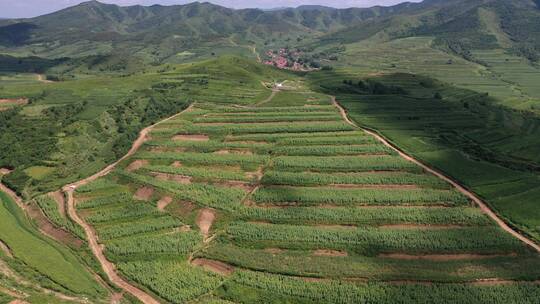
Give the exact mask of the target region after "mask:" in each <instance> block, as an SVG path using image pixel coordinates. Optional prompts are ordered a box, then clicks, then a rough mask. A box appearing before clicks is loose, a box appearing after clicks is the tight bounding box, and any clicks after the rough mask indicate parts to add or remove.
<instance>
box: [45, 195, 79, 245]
mask: <svg viewBox="0 0 540 304" xmlns="http://www.w3.org/2000/svg"><path fill="white" fill-rule="evenodd" d="M36 202H37V204H38V205H39V207H40V208H41V210H43V213H44V214H45V216H46V217H47V218H48V219H49V220H50V221H51V222H52V223H53V224H54V225H55V226H57V227H60V228H64V229H65V230H67V231H69V232H71V233H73V234H74V235H76V236H77V237H79V238H80V239H85V237H86V235H85V233H84V230H83V229H82V228H81V226H79V225H77V224H75V223H73V222H72V221H71V220H69V219H68V218H67V217H66V216H65V215H62V214H60V210H58V204H57V203H56V201H55V200H54V199H53V198H51V197H50V196H48V195H42V196H38V197H36Z"/></svg>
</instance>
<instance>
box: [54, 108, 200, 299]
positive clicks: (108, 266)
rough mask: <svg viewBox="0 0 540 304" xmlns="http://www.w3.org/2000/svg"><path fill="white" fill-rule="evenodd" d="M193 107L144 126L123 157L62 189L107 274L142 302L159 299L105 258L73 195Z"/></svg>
mask: <svg viewBox="0 0 540 304" xmlns="http://www.w3.org/2000/svg"><path fill="white" fill-rule="evenodd" d="M192 108H193V105H190V106H189V107H188V108H187V109H185V110H184V111H182V112H180V113H177V114H175V115H173V116H171V117H169V118H167V119H164V120H161V121H160V122H158V123H156V124H153V125H151V126H149V127H147V128H144V129H143V130H141V132H140V133H139V137H138V138H137V139H136V140H135V142H133V145H132V146H131V149H129V151H128V153H127V154H126V155H124V156H123V157H122V158H120V159H119V160H117V161H116V162H114V163H112V164H110V165H108V166H107V167H105V169H103V170H101V171H99V172H98V173H96V174H94V175H92V176H90V177H87V178H85V179H82V180H80V181H78V182H75V183H72V184H69V185H66V186H64V188H63V189H62V190H63V191H64V192H65V193H66V197H67V213H68V215H69V217H70V218H71V219H72V220H74V221H75V222H76V223H77V224H79V225H80V226H81V227H82V228H83V229H84V232H85V234H86V239H87V241H88V244H89V246H90V249H91V250H92V253H93V254H94V256H95V257H96V258H97V260H98V261H99V263H100V264H101V267H102V268H103V271H104V272H105V274H106V275H107V277H108V278H109V280H111V282H113V283H114V284H115V285H116V286H118V287H120V288H121V289H123V290H124V291H126V292H128V293H130V294H132V295H133V296H135V297H136V298H137V299H139V300H140V301H141V302H143V303H145V304H158V303H159V301H157V300H155V299H154V298H153V297H152V296H151V295H149V294H147V293H146V292H144V291H143V290H141V289H139V288H137V287H135V286H134V285H131V284H130V283H129V282H127V281H126V280H124V279H123V278H121V277H120V276H119V275H118V274H117V273H116V270H115V266H114V264H112V263H111V262H109V261H108V260H107V258H105V255H104V254H103V249H102V247H101V245H100V244H99V243H98V238H97V235H96V233H95V232H94V230H93V229H92V227H91V226H90V225H89V224H87V223H86V222H85V221H84V220H83V219H82V218H81V217H79V215H78V214H77V211H76V209H75V199H74V197H73V192H74V191H75V189H76V188H77V187H80V186H83V185H85V184H88V183H90V182H92V181H94V180H96V179H98V178H100V177H102V176H105V175H107V174H109V173H110V172H111V171H112V170H113V169H114V168H115V167H116V166H117V165H118V164H119V163H120V162H122V161H123V160H125V159H126V158H128V157H130V156H132V155H133V154H134V153H135V152H137V150H139V148H140V147H141V146H142V145H143V144H144V142H145V140H146V138H147V136H148V134H149V133H150V131H151V130H152V129H153V128H154V127H155V126H156V125H157V124H159V123H162V122H164V121H168V120H170V119H173V118H174V117H176V116H178V115H180V114H182V113H185V112H187V111H190V110H191V109H192Z"/></svg>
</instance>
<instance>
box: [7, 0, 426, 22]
mask: <svg viewBox="0 0 540 304" xmlns="http://www.w3.org/2000/svg"><path fill="white" fill-rule="evenodd" d="M193 1H194V0H101V2H104V3H111V4H118V5H122V6H127V5H135V4H142V5H152V4H162V5H174V4H186V3H189V2H193ZM200 1H201V2H202V0H200ZM410 1H411V2H419V1H420V0H410ZM80 2H83V0H0V17H3V18H25V17H34V16H39V15H43V14H47V13H51V12H54V11H57V10H60V9H63V8H66V7H69V6H73V5H76V4H78V3H80ZM208 2H212V3H215V4H219V5H223V6H227V7H233V8H247V7H259V8H275V7H296V6H299V5H326V6H333V7H338V8H344V7H369V6H374V5H385V6H387V5H394V4H397V3H400V2H403V0H209V1H208Z"/></svg>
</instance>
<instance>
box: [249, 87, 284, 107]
mask: <svg viewBox="0 0 540 304" xmlns="http://www.w3.org/2000/svg"><path fill="white" fill-rule="evenodd" d="M277 93H279V89H277V88H273V89H272V94H270V96H268V98H266V99H265V100H263V101H259V102H258V103H256V104H255V106H256V107H257V106H261V105H263V104H265V103H268V102H270V101H272V99H274V97H276V95H277Z"/></svg>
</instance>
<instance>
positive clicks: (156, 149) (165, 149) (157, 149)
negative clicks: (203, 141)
mask: <svg viewBox="0 0 540 304" xmlns="http://www.w3.org/2000/svg"><path fill="white" fill-rule="evenodd" d="M186 151H187V149H186V148H181V147H177V148H169V147H152V148H151V149H150V152H154V153H161V152H177V153H180V152H186Z"/></svg>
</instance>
